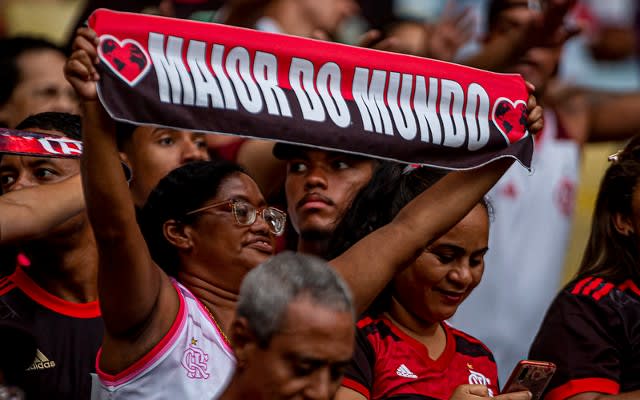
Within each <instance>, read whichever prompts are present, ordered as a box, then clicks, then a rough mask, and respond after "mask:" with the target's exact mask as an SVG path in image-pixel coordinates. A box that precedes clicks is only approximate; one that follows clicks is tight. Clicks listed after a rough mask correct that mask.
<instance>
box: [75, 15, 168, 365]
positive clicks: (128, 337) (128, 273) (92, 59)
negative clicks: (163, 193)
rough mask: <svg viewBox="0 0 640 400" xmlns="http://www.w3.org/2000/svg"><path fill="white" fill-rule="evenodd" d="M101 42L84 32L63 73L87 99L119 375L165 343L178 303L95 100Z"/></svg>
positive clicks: (111, 349)
mask: <svg viewBox="0 0 640 400" xmlns="http://www.w3.org/2000/svg"><path fill="white" fill-rule="evenodd" d="M97 44H98V39H97V37H96V35H95V33H94V32H93V31H92V30H90V29H88V28H80V29H79V30H78V35H77V37H76V39H75V41H74V45H73V50H74V51H73V54H72V55H71V58H70V59H69V61H68V62H67V65H66V67H65V74H66V76H67V79H68V80H69V82H70V83H71V84H72V85H73V87H74V88H75V90H76V92H77V93H78V95H79V97H80V98H81V99H82V104H83V111H84V118H83V132H84V152H83V156H82V164H81V167H82V183H83V187H84V193H85V197H86V203H87V212H88V214H89V219H90V221H91V225H92V227H93V231H94V233H95V237H96V243H97V246H98V255H99V270H98V289H99V295H100V306H101V309H102V313H103V314H102V315H103V318H104V323H105V330H106V334H105V340H104V344H103V350H104V351H103V357H102V360H101V363H102V367H103V368H106V369H108V370H110V372H117V371H119V370H122V369H124V368H125V367H127V366H128V365H130V364H131V363H132V362H133V361H135V360H137V359H138V358H139V357H140V356H142V355H143V354H144V353H146V351H148V350H149V348H150V347H152V346H153V345H154V344H156V343H157V342H158V341H159V340H160V339H161V338H162V336H163V335H164V334H165V333H166V332H167V331H168V330H169V327H170V325H171V323H172V322H173V320H174V319H175V316H176V314H177V311H178V304H179V303H178V295H177V293H176V291H175V290H174V289H173V287H172V285H171V282H170V280H169V278H168V277H167V276H166V275H165V274H164V273H163V272H162V271H161V270H160V268H158V267H157V265H156V264H155V263H154V262H153V260H152V258H151V255H150V253H149V250H148V249H147V246H146V243H145V241H144V237H143V236H142V233H141V231H140V228H139V227H138V224H137V222H136V215H135V209H134V205H133V201H132V198H131V194H130V192H129V188H128V186H127V182H126V180H125V176H124V173H123V170H122V166H121V164H120V158H119V153H118V148H117V145H116V138H115V133H114V132H115V128H114V123H113V121H112V120H111V119H110V118H109V116H108V115H107V114H106V112H105V111H104V109H103V108H102V106H101V105H100V103H99V102H98V99H97V94H96V81H97V80H98V79H99V76H98V74H97V72H96V69H95V67H94V65H95V64H96V63H97V62H98V58H97V52H96V46H97ZM134 340H135V343H134ZM129 345H130V346H129ZM123 354H124V355H123Z"/></svg>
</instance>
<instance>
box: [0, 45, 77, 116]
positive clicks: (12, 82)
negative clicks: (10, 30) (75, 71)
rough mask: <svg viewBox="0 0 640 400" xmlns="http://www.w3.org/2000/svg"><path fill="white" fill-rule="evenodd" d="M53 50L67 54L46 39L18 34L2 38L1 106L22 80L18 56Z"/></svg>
mask: <svg viewBox="0 0 640 400" xmlns="http://www.w3.org/2000/svg"><path fill="white" fill-rule="evenodd" d="M37 50H53V51H57V52H60V54H62V55H63V56H65V57H66V56H67V54H66V53H65V52H64V50H63V49H62V48H61V47H58V46H56V45H55V44H53V43H51V42H49V41H48V40H45V39H40V38H33V37H27V36H16V37H11V38H5V39H0V54H2V57H0V76H1V77H2V79H0V106H2V105H4V104H5V103H6V102H8V101H9V99H10V98H11V95H12V94H13V91H14V90H15V88H16V86H18V84H19V83H20V81H21V80H22V77H21V75H20V68H19V67H18V62H17V61H18V57H20V56H21V55H22V54H24V53H26V52H28V51H37Z"/></svg>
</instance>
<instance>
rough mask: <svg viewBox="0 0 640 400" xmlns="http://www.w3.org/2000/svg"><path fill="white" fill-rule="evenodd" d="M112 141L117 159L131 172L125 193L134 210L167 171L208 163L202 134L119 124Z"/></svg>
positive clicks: (140, 205) (205, 143)
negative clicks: (198, 162)
mask: <svg viewBox="0 0 640 400" xmlns="http://www.w3.org/2000/svg"><path fill="white" fill-rule="evenodd" d="M116 137H117V139H118V149H119V150H120V158H121V159H122V161H123V162H124V163H125V164H126V165H127V166H129V168H131V180H130V182H129V189H130V190H131V196H132V197H133V203H134V204H135V206H136V207H138V208H142V206H144V204H145V203H146V201H147V197H148V196H149V193H151V191H152V190H153V188H154V187H155V186H156V185H157V184H158V182H159V181H160V179H162V178H164V177H165V176H166V175H167V174H168V173H169V172H170V171H172V170H174V169H176V168H178V167H179V166H181V165H184V164H187V163H189V162H193V161H205V160H209V159H210V157H209V153H208V150H207V139H206V135H205V134H204V133H195V132H189V131H181V130H177V129H168V128H158V127H151V126H135V125H131V124H126V123H121V122H119V123H118V124H117V125H116Z"/></svg>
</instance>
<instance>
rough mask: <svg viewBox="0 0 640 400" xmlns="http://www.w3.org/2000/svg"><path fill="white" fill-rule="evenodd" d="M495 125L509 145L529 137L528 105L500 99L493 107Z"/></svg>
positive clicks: (503, 98) (520, 101) (504, 98)
mask: <svg viewBox="0 0 640 400" xmlns="http://www.w3.org/2000/svg"><path fill="white" fill-rule="evenodd" d="M493 123H494V124H495V125H496V127H498V130H499V131H500V133H502V136H504V138H505V140H506V141H507V143H508V144H510V143H515V142H517V141H519V140H521V139H522V138H524V137H527V136H528V134H529V133H528V132H527V103H525V102H524V101H523V100H518V101H516V102H513V101H511V100H509V99H507V98H506V97H501V98H499V99H498V100H497V101H496V103H495V105H494V106H493Z"/></svg>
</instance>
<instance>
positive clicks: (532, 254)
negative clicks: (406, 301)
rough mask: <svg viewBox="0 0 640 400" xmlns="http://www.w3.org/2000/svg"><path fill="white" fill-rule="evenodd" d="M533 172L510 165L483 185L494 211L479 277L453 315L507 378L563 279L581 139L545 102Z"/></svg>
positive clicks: (503, 379)
mask: <svg viewBox="0 0 640 400" xmlns="http://www.w3.org/2000/svg"><path fill="white" fill-rule="evenodd" d="M544 119H545V128H544V131H543V132H542V134H541V135H540V137H539V138H537V139H536V144H535V152H534V154H533V173H532V174H531V175H530V174H529V173H528V172H527V171H526V170H525V169H524V168H522V167H521V166H519V165H514V166H513V167H511V169H509V170H508V171H507V173H506V174H505V175H504V176H503V177H502V179H500V181H499V182H498V183H497V184H496V185H495V187H494V188H493V189H492V190H491V191H490V192H489V197H490V201H491V203H492V205H493V208H494V212H495V218H494V220H493V221H491V227H490V231H489V251H488V252H487V254H486V256H485V270H484V275H483V277H482V281H481V282H480V285H479V286H478V287H477V288H476V289H475V290H474V292H473V293H472V294H471V295H470V296H469V298H468V299H467V300H466V301H465V302H464V303H463V304H462V305H461V307H460V308H459V309H458V311H457V312H456V314H455V316H454V317H453V319H452V323H453V325H454V326H455V327H457V328H459V329H462V330H463V331H466V332H469V333H470V334H472V335H474V336H476V337H477V338H479V339H481V340H482V341H483V342H484V343H486V344H487V346H489V348H490V349H491V350H492V351H493V354H494V356H495V358H496V362H497V364H498V369H499V372H500V380H501V381H502V382H504V381H505V379H506V377H507V376H508V374H509V372H510V371H511V370H512V369H513V367H514V366H515V364H516V363H517V362H518V361H519V360H521V359H523V358H526V357H527V354H528V352H529V346H530V345H531V342H532V341H533V338H534V336H535V334H536V333H537V332H538V327H539V325H540V322H541V321H542V318H543V317H544V314H545V312H546V309H547V308H548V306H549V304H550V303H551V301H552V300H553V298H554V297H555V295H556V293H557V291H558V289H559V286H560V283H561V279H562V270H563V266H564V259H565V255H566V252H567V245H568V240H569V235H570V232H571V222H572V215H573V207H574V205H575V194H576V187H577V182H578V175H579V167H580V147H579V145H578V144H577V143H576V142H575V141H573V140H571V139H566V138H562V137H561V135H560V133H561V132H560V128H559V125H558V121H557V118H556V115H555V113H553V112H552V111H551V110H549V109H546V110H545V114H544Z"/></svg>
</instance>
